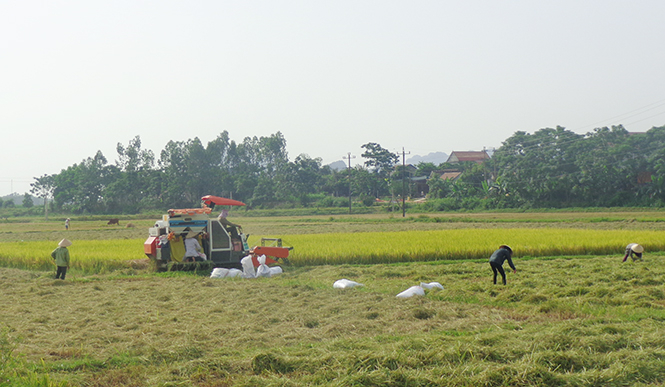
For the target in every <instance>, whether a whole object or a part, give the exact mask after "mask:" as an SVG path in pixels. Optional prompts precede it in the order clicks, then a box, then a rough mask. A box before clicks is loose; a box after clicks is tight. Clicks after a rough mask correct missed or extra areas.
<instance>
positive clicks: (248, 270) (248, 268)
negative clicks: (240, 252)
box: [240, 255, 256, 278]
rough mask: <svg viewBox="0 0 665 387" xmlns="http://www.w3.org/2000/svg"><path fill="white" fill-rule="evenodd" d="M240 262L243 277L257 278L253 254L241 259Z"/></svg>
mask: <svg viewBox="0 0 665 387" xmlns="http://www.w3.org/2000/svg"><path fill="white" fill-rule="evenodd" d="M240 264H241V265H242V277H243V278H256V272H255V271H254V263H252V256H251V255H248V256H246V257H245V258H243V259H241V260H240Z"/></svg>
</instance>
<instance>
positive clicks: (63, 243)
mask: <svg viewBox="0 0 665 387" xmlns="http://www.w3.org/2000/svg"><path fill="white" fill-rule="evenodd" d="M71 245H72V242H70V241H69V239H63V240H61V241H60V243H58V246H60V247H67V246H71Z"/></svg>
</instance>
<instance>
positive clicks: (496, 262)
mask: <svg viewBox="0 0 665 387" xmlns="http://www.w3.org/2000/svg"><path fill="white" fill-rule="evenodd" d="M512 256H513V250H512V249H511V248H510V247H508V246H506V245H501V246H499V249H498V250H496V251H495V252H494V253H492V256H491V257H490V266H491V267H492V271H493V272H494V284H495V285H496V275H497V273H500V274H501V277H502V278H503V284H504V285H505V284H506V272H505V271H504V270H503V262H504V261H506V260H508V265H510V268H511V269H513V273H517V269H515V265H513V260H512V259H511V257H512Z"/></svg>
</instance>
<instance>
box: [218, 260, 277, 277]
mask: <svg viewBox="0 0 665 387" xmlns="http://www.w3.org/2000/svg"><path fill="white" fill-rule="evenodd" d="M257 261H259V267H258V268H257V269H256V270H254V263H253V262H252V256H251V255H248V256H246V257H245V258H243V259H241V260H240V264H241V265H242V270H239V269H225V268H223V267H217V268H215V269H213V271H212V273H211V274H210V278H232V277H242V278H258V277H272V276H273V275H277V274H281V273H282V268H281V267H279V266H274V267H269V266H268V265H266V256H265V255H261V256H260V257H258V258H257Z"/></svg>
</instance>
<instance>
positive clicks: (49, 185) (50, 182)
mask: <svg viewBox="0 0 665 387" xmlns="http://www.w3.org/2000/svg"><path fill="white" fill-rule="evenodd" d="M34 179H35V182H34V183H30V187H31V188H30V192H31V193H32V194H33V195H35V196H37V197H40V198H42V199H44V218H45V219H46V220H48V206H49V199H50V198H52V197H53V191H54V190H55V180H54V175H42V176H41V177H35V178H34Z"/></svg>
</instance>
